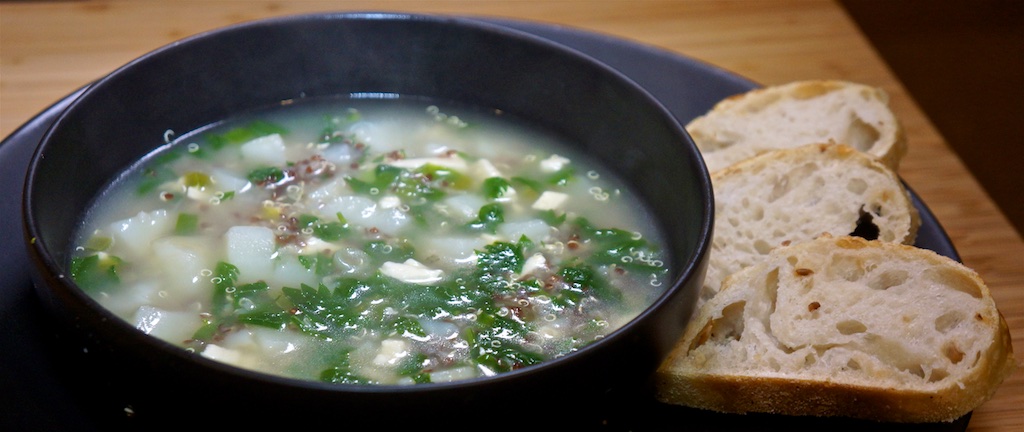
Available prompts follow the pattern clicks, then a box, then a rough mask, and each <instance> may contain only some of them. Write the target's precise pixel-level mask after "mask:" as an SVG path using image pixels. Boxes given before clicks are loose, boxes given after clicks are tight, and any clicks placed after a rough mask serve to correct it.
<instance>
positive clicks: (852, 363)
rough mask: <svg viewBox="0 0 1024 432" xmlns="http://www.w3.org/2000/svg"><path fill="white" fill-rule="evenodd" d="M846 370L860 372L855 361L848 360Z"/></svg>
mask: <svg viewBox="0 0 1024 432" xmlns="http://www.w3.org/2000/svg"><path fill="white" fill-rule="evenodd" d="M846 368H847V369H850V370H860V363H857V360H854V359H850V361H848V362H846Z"/></svg>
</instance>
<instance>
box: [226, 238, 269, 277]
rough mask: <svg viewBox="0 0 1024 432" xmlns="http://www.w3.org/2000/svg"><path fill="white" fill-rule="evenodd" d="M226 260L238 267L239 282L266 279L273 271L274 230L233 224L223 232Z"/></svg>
mask: <svg viewBox="0 0 1024 432" xmlns="http://www.w3.org/2000/svg"><path fill="white" fill-rule="evenodd" d="M224 241H225V247H226V251H227V258H228V262H229V263H231V264H234V265H235V267H238V273H239V274H238V281H239V282H240V283H248V282H256V281H259V280H267V279H269V278H271V277H272V276H273V273H274V253H275V252H276V245H275V240H274V231H273V230H271V229H270V228H266V227H257V226H234V227H231V228H228V231H227V232H226V233H225V234H224Z"/></svg>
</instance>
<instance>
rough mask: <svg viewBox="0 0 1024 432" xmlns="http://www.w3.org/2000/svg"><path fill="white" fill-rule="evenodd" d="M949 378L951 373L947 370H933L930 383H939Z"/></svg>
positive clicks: (929, 379)
mask: <svg viewBox="0 0 1024 432" xmlns="http://www.w3.org/2000/svg"><path fill="white" fill-rule="evenodd" d="M948 376H949V372H946V370H945V369H932V373H931V375H930V376H928V382H939V381H942V380H943V379H945V378H946V377H948Z"/></svg>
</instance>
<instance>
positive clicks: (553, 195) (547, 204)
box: [532, 191, 569, 210]
mask: <svg viewBox="0 0 1024 432" xmlns="http://www.w3.org/2000/svg"><path fill="white" fill-rule="evenodd" d="M568 199H569V195H568V194H564V193H561V192H554V191H544V193H542V194H540V197H538V198H537V200H536V201H534V202H533V206H532V207H533V209H534V210H555V209H558V208H561V207H562V205H563V204H565V202H566V201H567V200H568Z"/></svg>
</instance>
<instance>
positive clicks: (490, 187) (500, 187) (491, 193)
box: [483, 177, 512, 199]
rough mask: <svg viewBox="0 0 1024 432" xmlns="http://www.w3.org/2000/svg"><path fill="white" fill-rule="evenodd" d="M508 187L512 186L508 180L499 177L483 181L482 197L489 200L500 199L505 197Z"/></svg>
mask: <svg viewBox="0 0 1024 432" xmlns="http://www.w3.org/2000/svg"><path fill="white" fill-rule="evenodd" d="M510 187H512V184H511V183H509V182H508V180H505V179H504V178H501V177H490V178H488V179H486V180H484V184H483V195H484V196H485V197H487V198H490V199H495V198H501V197H503V196H505V193H507V192H508V189H509V188H510Z"/></svg>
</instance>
